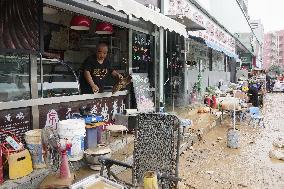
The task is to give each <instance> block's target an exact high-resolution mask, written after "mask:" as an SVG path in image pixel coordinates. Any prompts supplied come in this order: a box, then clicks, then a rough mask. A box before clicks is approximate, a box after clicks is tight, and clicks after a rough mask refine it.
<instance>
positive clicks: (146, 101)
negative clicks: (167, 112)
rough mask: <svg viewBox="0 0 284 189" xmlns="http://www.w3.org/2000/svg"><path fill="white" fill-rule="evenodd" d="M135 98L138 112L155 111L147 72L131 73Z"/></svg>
mask: <svg viewBox="0 0 284 189" xmlns="http://www.w3.org/2000/svg"><path fill="white" fill-rule="evenodd" d="M132 81H133V87H134V93H135V99H136V104H137V109H138V111H139V112H153V111H155V108H154V103H153V97H152V94H151V91H150V83H149V78H148V74H147V73H134V74H133V75H132Z"/></svg>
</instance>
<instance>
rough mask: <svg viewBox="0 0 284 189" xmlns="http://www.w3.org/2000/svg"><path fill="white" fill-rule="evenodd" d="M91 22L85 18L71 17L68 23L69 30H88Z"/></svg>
mask: <svg viewBox="0 0 284 189" xmlns="http://www.w3.org/2000/svg"><path fill="white" fill-rule="evenodd" d="M90 26H91V20H90V19H89V18H88V17H85V16H73V18H72V20H71V22H70V28H71V29H73V30H89V29H90Z"/></svg>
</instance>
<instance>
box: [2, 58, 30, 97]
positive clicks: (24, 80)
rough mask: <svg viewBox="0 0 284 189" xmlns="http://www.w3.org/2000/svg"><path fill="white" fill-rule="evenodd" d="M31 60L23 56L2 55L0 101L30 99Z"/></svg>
mask: <svg viewBox="0 0 284 189" xmlns="http://www.w3.org/2000/svg"><path fill="white" fill-rule="evenodd" d="M29 70H30V59H29V55H23V54H0V101H1V102H6V101H16V100H23V99H25V100H26V99H29V98H30V97H31V95H30V83H29V81H30V71H29Z"/></svg>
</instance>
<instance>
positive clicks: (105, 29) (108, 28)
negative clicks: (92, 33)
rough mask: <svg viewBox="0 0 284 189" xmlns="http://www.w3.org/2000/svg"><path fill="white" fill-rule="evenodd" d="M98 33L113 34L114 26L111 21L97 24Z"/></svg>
mask: <svg viewBox="0 0 284 189" xmlns="http://www.w3.org/2000/svg"><path fill="white" fill-rule="evenodd" d="M96 33H97V34H112V33H113V27H112V25H111V24H110V23H106V22H100V23H98V24H97V25H96Z"/></svg>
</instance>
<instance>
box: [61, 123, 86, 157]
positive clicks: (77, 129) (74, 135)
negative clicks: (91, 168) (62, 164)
mask: <svg viewBox="0 0 284 189" xmlns="http://www.w3.org/2000/svg"><path fill="white" fill-rule="evenodd" d="M57 132H58V134H59V136H60V138H62V139H67V141H68V142H69V143H71V144H72V147H71V149H70V150H69V151H68V153H67V154H68V159H69V161H78V160H80V159H82V158H83V156H84V137H85V135H86V130H85V121H84V120H81V119H67V120H62V121H59V123H58V128H57Z"/></svg>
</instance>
